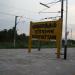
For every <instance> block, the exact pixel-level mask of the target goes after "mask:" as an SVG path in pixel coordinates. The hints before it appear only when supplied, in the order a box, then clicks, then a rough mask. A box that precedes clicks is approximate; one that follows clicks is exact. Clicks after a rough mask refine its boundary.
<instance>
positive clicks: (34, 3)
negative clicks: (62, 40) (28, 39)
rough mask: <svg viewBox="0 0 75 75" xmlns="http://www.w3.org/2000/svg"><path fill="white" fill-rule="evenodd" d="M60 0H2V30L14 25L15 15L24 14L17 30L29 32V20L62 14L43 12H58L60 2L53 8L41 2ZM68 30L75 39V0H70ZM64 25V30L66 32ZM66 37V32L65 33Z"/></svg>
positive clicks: (0, 13) (0, 5) (19, 19)
mask: <svg viewBox="0 0 75 75" xmlns="http://www.w3.org/2000/svg"><path fill="white" fill-rule="evenodd" d="M54 1H58V0H0V30H3V29H10V28H12V27H13V26H14V22H15V16H23V17H20V18H18V21H19V23H18V24H17V32H18V33H19V34H20V33H26V34H27V35H28V34H29V22H30V21H31V20H32V21H40V20H41V19H43V18H45V17H53V16H60V14H57V13H56V14H51V13H41V14H39V13H38V12H39V11H43V12H56V11H60V3H57V4H55V5H50V4H49V6H51V8H49V9H47V8H46V7H44V6H42V5H40V4H39V3H40V2H42V3H45V4H47V3H50V2H54ZM68 7H69V9H68V31H69V32H70V33H69V36H68V38H71V29H72V38H73V39H75V38H74V37H75V0H68ZM64 22H65V1H64ZM64 26H65V24H64V25H63V32H64ZM63 37H64V33H63Z"/></svg>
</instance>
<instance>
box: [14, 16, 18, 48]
mask: <svg viewBox="0 0 75 75" xmlns="http://www.w3.org/2000/svg"><path fill="white" fill-rule="evenodd" d="M17 17H18V16H15V27H14V48H15V45H16V25H17Z"/></svg>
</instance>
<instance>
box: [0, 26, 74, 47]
mask: <svg viewBox="0 0 75 75" xmlns="http://www.w3.org/2000/svg"><path fill="white" fill-rule="evenodd" d="M28 41H29V36H26V35H25V34H24V33H23V34H20V35H18V34H17V31H16V45H15V48H28ZM67 46H68V47H75V40H70V39H69V40H68V44H67ZM39 47H41V48H54V47H56V43H55V41H48V42H44V41H41V42H40V41H39V40H32V48H39ZM62 47H64V40H62ZM0 48H14V27H13V28H12V29H9V30H6V29H4V30H2V31H0Z"/></svg>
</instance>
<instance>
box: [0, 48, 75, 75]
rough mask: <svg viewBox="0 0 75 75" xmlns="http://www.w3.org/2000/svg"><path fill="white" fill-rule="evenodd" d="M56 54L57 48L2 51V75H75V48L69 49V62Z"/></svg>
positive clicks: (0, 72) (0, 62) (0, 56)
mask: <svg viewBox="0 0 75 75" xmlns="http://www.w3.org/2000/svg"><path fill="white" fill-rule="evenodd" d="M62 52H63V49H62ZM55 53H56V49H55V48H52V49H41V51H38V50H37V49H32V53H28V52H27V49H0V75H75V48H68V55H67V60H64V59H63V55H61V58H60V59H57V58H56V54H55Z"/></svg>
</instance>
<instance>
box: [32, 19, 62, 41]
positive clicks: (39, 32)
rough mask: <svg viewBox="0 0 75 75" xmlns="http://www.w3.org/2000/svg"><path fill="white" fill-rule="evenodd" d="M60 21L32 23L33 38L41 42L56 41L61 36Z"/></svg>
mask: <svg viewBox="0 0 75 75" xmlns="http://www.w3.org/2000/svg"><path fill="white" fill-rule="evenodd" d="M59 23H60V20H57V21H46V22H31V36H32V38H36V39H40V40H56V38H57V37H58V36H60V35H61V34H60V32H61V24H59Z"/></svg>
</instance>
